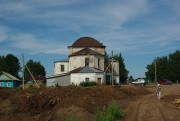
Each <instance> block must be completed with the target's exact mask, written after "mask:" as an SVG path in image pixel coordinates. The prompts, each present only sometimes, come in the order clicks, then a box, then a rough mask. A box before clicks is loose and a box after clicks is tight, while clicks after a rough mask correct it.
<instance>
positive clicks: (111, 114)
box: [95, 101, 124, 121]
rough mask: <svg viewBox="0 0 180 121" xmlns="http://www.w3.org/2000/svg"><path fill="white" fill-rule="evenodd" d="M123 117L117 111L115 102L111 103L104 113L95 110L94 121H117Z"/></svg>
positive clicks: (121, 112) (118, 110)
mask: <svg viewBox="0 0 180 121" xmlns="http://www.w3.org/2000/svg"><path fill="white" fill-rule="evenodd" d="M123 116H124V112H123V111H121V110H120V109H119V107H118V105H117V103H116V102H115V101H112V103H111V104H109V105H108V107H107V108H106V109H105V110H104V111H100V110H97V112H96V117H95V121H117V120H121V119H122V118H123Z"/></svg>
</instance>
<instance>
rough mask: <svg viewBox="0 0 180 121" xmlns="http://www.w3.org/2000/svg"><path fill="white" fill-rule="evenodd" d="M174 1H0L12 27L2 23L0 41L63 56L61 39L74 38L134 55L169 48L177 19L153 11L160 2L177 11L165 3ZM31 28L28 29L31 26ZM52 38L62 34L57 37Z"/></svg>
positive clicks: (176, 36) (176, 37)
mask: <svg viewBox="0 0 180 121" xmlns="http://www.w3.org/2000/svg"><path fill="white" fill-rule="evenodd" d="M174 3H176V1H175V2H174ZM174 3H169V1H167V0H166V1H165V2H163V1H161V0H158V1H156V2H150V1H148V0H136V1H134V0H119V1H117V0H113V1H108V0H105V1H103V2H99V1H96V0H94V1H88V0H76V1H74V0H60V1H59V0H38V1H36V0H31V1H23V0H21V1H19V2H14V1H13V0H12V1H8V2H1V5H0V7H1V9H0V12H1V13H2V12H3V13H4V14H0V17H2V18H3V19H4V20H5V21H8V22H10V23H11V24H12V25H13V26H11V25H8V24H7V25H6V26H7V27H9V26H11V27H12V28H11V29H12V30H11V31H2V32H1V31H0V41H5V40H6V41H7V40H11V42H12V43H11V44H10V45H11V47H13V48H19V49H22V50H23V49H24V50H26V51H28V52H31V53H34V54H35V53H61V54H63V53H65V51H64V50H67V46H68V45H66V44H67V43H66V44H64V45H62V43H64V41H63V40H64V39H66V38H68V40H69V41H71V43H72V41H75V40H76V39H77V38H75V37H79V36H80V37H81V36H92V37H94V38H96V39H98V40H100V41H102V42H103V43H104V44H105V45H107V49H108V50H112V49H114V48H115V49H116V51H117V52H118V51H122V52H129V53H135V54H136V53H142V50H143V52H144V53H148V52H149V51H150V49H149V48H153V49H157V48H158V47H159V46H160V47H165V48H170V47H172V46H169V47H168V45H171V43H172V42H173V43H177V42H178V41H179V38H180V35H179V32H180V30H179V28H180V24H179V22H178V20H179V19H176V16H174V17H172V18H171V19H170V18H165V17H166V16H165V15H164V16H165V17H164V16H163V18H165V19H163V20H162V18H161V16H158V14H157V12H158V11H159V10H160V9H159V8H158V7H157V6H161V7H162V6H166V7H168V8H169V9H170V8H171V11H173V10H174V11H175V12H174V11H173V12H174V13H177V15H178V10H179V7H174V9H172V7H171V6H176V5H175V4H174ZM162 8H163V7H162ZM169 9H168V10H169ZM162 11H163V10H162ZM166 11H167V10H166ZM166 14H167V15H168V14H170V13H168V12H167V13H166ZM154 16H155V17H157V18H155V17H154ZM21 24H23V25H24V26H25V27H24V28H23V29H26V30H25V31H24V30H23V29H21V28H20V26H21ZM34 25H35V26H36V25H37V26H43V28H41V27H34ZM32 27H34V28H33V29H34V30H31V29H32ZM36 31H37V32H36ZM13 32H14V33H13ZM53 32H54V33H53ZM46 33H47V35H46ZM49 33H51V35H49ZM57 33H58V34H57ZM74 33H75V34H74ZM74 35H75V36H74ZM9 36H10V37H9ZM50 36H51V37H50ZM58 36H68V37H65V38H64V39H60V40H59V41H58V40H57V38H58ZM69 36H70V37H69ZM71 36H72V37H71ZM70 39H71V40H70ZM157 43H158V44H157ZM147 47H149V48H148V49H147ZM59 48H62V49H59ZM66 52H67V51H66Z"/></svg>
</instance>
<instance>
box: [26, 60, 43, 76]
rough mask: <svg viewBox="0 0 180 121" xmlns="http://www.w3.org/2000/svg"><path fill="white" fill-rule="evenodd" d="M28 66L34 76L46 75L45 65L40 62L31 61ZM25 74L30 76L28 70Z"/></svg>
mask: <svg viewBox="0 0 180 121" xmlns="http://www.w3.org/2000/svg"><path fill="white" fill-rule="evenodd" d="M26 65H27V67H28V68H29V70H30V71H31V73H32V74H33V75H42V76H45V75H46V71H45V68H44V66H43V65H41V63H40V62H39V61H38V62H36V61H33V60H31V59H30V60H29V61H28V62H27V64H26ZM24 74H25V76H26V75H30V74H29V72H28V70H27V68H25V70H24Z"/></svg>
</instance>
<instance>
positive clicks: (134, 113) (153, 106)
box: [124, 84, 180, 121]
mask: <svg viewBox="0 0 180 121" xmlns="http://www.w3.org/2000/svg"><path fill="white" fill-rule="evenodd" d="M161 87H162V98H161V100H157V98H156V97H155V96H154V93H155V90H156V85H149V86H147V89H148V90H150V91H151V92H152V93H151V94H147V95H144V96H139V97H136V98H135V99H134V100H133V101H130V102H129V104H128V108H127V115H126V117H125V118H124V121H180V109H178V108H176V106H175V105H174V100H175V99H176V98H180V84H173V85H161Z"/></svg>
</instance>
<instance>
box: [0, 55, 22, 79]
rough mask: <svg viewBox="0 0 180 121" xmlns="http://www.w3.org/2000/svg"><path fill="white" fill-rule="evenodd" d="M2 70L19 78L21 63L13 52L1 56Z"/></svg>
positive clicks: (0, 65)
mask: <svg viewBox="0 0 180 121" xmlns="http://www.w3.org/2000/svg"><path fill="white" fill-rule="evenodd" d="M0 70H1V71H5V72H7V73H10V74H12V75H13V76H15V77H18V78H19V75H18V73H19V71H20V63H19V60H18V58H17V57H15V56H14V55H12V54H8V55H6V57H4V56H1V57H0Z"/></svg>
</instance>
